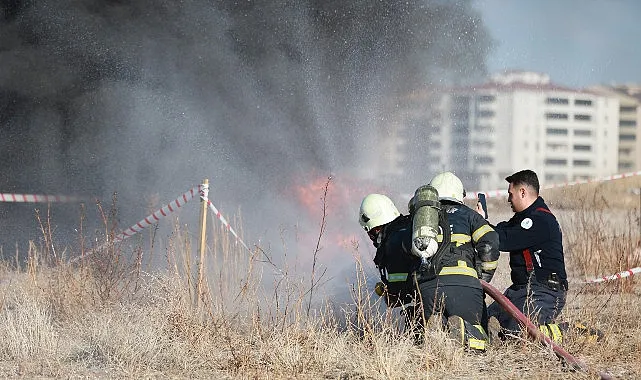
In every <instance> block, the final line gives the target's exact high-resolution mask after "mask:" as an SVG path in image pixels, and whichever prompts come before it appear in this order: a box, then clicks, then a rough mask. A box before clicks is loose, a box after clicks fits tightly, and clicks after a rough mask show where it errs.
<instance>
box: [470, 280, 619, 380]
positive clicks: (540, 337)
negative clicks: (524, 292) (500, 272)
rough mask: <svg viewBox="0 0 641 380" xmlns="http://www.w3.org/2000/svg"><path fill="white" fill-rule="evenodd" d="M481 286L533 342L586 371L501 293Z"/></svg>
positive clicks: (609, 377)
mask: <svg viewBox="0 0 641 380" xmlns="http://www.w3.org/2000/svg"><path fill="white" fill-rule="evenodd" d="M480 281H481V285H482V286H483V290H485V293H487V294H489V295H490V297H492V298H493V299H494V300H495V301H496V302H497V303H498V304H499V305H501V307H502V308H503V309H504V310H505V311H507V312H508V313H509V314H510V315H511V316H512V317H514V319H516V320H517V321H518V322H519V323H520V324H521V325H522V326H524V327H525V328H526V329H527V332H528V335H529V336H530V337H532V338H533V339H534V340H536V341H539V342H543V343H545V344H547V345H549V346H550V347H552V350H554V353H556V354H557V355H558V356H559V357H561V358H562V359H563V360H565V362H566V363H568V364H569V365H570V366H571V367H572V368H573V369H577V370H587V368H586V367H585V365H584V364H582V363H581V362H579V361H578V360H577V359H576V358H575V357H574V356H572V355H571V354H570V353H569V352H567V351H565V350H564V349H563V348H562V347H561V346H559V345H558V344H556V343H555V342H554V341H553V340H552V339H550V338H549V337H547V336H546V335H545V334H543V332H541V330H539V329H538V328H537V327H536V326H535V325H534V324H533V323H532V322H531V321H530V320H529V319H528V317H526V316H525V314H523V313H522V312H521V311H520V310H519V309H518V308H517V307H516V306H514V304H513V303H512V302H510V300H509V299H507V297H505V296H504V295H503V293H501V292H499V291H498V290H497V289H496V288H495V287H493V286H492V285H490V284H488V283H487V282H486V281H483V280H480ZM599 376H600V378H601V379H603V380H609V379H611V376H610V375H608V374H607V373H603V372H599Z"/></svg>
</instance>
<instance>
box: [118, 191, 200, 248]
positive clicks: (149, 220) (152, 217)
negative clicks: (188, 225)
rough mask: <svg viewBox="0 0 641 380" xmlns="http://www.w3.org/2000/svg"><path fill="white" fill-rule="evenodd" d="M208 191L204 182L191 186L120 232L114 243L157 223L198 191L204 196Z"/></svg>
mask: <svg viewBox="0 0 641 380" xmlns="http://www.w3.org/2000/svg"><path fill="white" fill-rule="evenodd" d="M208 191H209V185H205V184H202V185H198V186H194V187H193V188H191V189H190V190H189V191H187V192H186V193H184V194H183V195H181V196H180V197H178V198H176V199H175V200H173V201H171V202H169V204H167V205H166V206H163V207H161V208H160V209H158V210H156V211H154V212H153V213H151V214H149V215H147V216H146V217H145V218H144V219H141V220H140V221H139V222H138V223H136V224H134V225H133V226H131V227H129V228H127V229H126V230H124V231H123V232H121V233H120V234H118V235H117V236H116V237H115V238H114V243H117V242H119V241H123V240H125V239H127V238H130V237H132V236H133V235H135V234H137V233H138V232H140V231H142V230H143V229H145V228H147V227H149V226H151V225H153V224H156V223H157V222H158V221H160V219H161V218H164V217H166V216H168V215H169V214H171V213H172V212H174V211H176V210H178V209H179V208H181V207H182V206H184V205H185V203H187V202H189V201H190V200H191V199H192V198H193V197H194V196H195V194H196V193H198V194H200V195H201V196H202V195H203V193H206V192H208Z"/></svg>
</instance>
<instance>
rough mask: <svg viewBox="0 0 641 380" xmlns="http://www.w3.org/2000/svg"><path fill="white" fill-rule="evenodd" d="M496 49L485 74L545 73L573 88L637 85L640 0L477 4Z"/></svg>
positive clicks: (640, 76)
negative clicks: (624, 84) (602, 85)
mask: <svg viewBox="0 0 641 380" xmlns="http://www.w3.org/2000/svg"><path fill="white" fill-rule="evenodd" d="M475 7H476V8H477V9H478V10H479V11H480V12H481V14H482V16H483V17H482V18H483V21H484V22H485V24H486V26H487V28H488V29H489V31H490V34H491V35H492V36H493V37H494V38H495V40H496V44H497V46H496V48H495V50H494V51H493V52H492V53H491V54H490V55H489V57H488V70H490V72H496V71H500V70H503V69H521V70H532V71H539V72H545V73H548V74H549V75H550V77H551V79H552V81H553V82H555V83H558V84H562V85H567V86H571V87H586V86H590V85H593V84H612V83H616V84H623V83H641V41H640V38H641V1H637V0H610V1H605V0H603V1H587V0H586V1H577V0H575V1H570V0H561V1H554V0H536V1H534V0H527V1H508V0H476V1H475Z"/></svg>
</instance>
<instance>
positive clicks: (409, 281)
mask: <svg viewBox="0 0 641 380" xmlns="http://www.w3.org/2000/svg"><path fill="white" fill-rule="evenodd" d="M381 234H383V236H382V237H381V242H380V245H379V246H378V248H377V249H376V256H375V257H374V264H376V267H377V268H378V270H379V272H380V274H381V281H383V283H384V284H385V285H386V288H387V289H386V290H387V304H388V305H390V306H400V305H401V304H405V303H408V302H412V300H413V297H414V289H415V288H416V286H415V283H414V282H415V281H414V276H413V274H414V273H415V272H416V271H417V270H418V269H419V268H420V266H421V259H420V258H418V257H416V256H414V255H413V254H412V217H411V216H410V215H401V216H399V217H397V218H396V219H394V220H393V221H391V222H390V223H389V224H387V225H385V227H384V228H383V229H382V230H381Z"/></svg>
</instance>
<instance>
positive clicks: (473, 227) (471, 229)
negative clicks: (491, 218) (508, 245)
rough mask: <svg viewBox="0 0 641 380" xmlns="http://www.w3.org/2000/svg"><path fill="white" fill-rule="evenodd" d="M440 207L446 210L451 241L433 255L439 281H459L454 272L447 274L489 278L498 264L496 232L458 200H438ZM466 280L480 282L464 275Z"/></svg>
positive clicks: (475, 284)
mask: <svg viewBox="0 0 641 380" xmlns="http://www.w3.org/2000/svg"><path fill="white" fill-rule="evenodd" d="M441 208H442V211H443V212H445V213H446V214H447V220H448V222H449V226H450V231H451V238H450V239H451V243H450V249H449V250H446V251H444V252H443V253H442V255H441V257H440V258H437V259H438V263H436V265H437V268H436V269H437V273H438V275H439V277H440V279H439V281H440V282H441V283H456V284H458V285H463V283H461V281H462V279H461V278H459V277H458V276H457V277H455V278H451V277H447V276H449V275H452V274H460V275H465V276H468V277H472V278H479V277H480V278H482V279H483V280H485V281H487V282H489V281H490V280H491V279H492V276H493V275H494V271H495V270H496V267H497V265H498V259H499V255H500V252H499V235H498V234H497V233H496V231H494V229H493V228H492V226H490V224H489V223H488V222H487V221H486V220H485V219H483V217H482V216H481V215H479V214H478V213H477V212H476V211H475V210H472V209H471V208H469V207H467V206H465V205H463V204H461V203H457V202H453V201H449V200H441ZM435 258H436V257H435ZM466 282H467V283H468V284H469V285H470V286H474V287H477V286H480V283H479V282H478V281H474V280H471V279H467V280H466Z"/></svg>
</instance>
